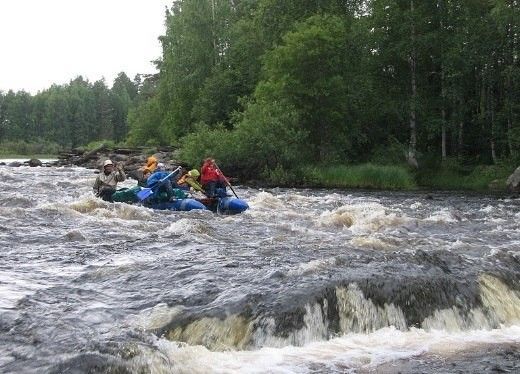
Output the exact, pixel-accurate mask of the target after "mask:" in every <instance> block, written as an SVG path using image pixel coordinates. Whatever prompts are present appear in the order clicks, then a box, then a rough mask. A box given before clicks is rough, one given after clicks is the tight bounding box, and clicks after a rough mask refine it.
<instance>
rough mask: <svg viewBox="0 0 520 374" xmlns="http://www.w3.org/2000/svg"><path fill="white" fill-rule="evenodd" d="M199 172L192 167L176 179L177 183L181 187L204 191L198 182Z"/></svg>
mask: <svg viewBox="0 0 520 374" xmlns="http://www.w3.org/2000/svg"><path fill="white" fill-rule="evenodd" d="M199 176H200V173H199V171H198V170H197V169H192V170H190V171H188V172H187V173H185V174H184V175H182V176H181V177H180V178H179V180H178V181H177V185H178V186H179V187H181V188H190V187H191V188H192V189H193V190H194V191H199V192H202V193H204V189H203V188H202V186H201V185H200V183H199V182H198V178H199Z"/></svg>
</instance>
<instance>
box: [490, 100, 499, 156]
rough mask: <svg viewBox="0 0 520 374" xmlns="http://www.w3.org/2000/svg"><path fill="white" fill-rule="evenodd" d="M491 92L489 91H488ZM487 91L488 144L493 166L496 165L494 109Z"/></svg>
mask: <svg viewBox="0 0 520 374" xmlns="http://www.w3.org/2000/svg"><path fill="white" fill-rule="evenodd" d="M489 91H491V90H489ZM489 91H488V100H489V116H490V126H491V136H490V138H489V143H490V147H491V159H492V160H493V164H496V163H497V153H496V142H495V108H494V105H493V102H494V98H493V97H492V96H491V92H489Z"/></svg>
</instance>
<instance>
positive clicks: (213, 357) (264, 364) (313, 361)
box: [134, 326, 520, 373]
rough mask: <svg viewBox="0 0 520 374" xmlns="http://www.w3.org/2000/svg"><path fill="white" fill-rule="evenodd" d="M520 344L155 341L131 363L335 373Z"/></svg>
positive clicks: (493, 337)
mask: <svg viewBox="0 0 520 374" xmlns="http://www.w3.org/2000/svg"><path fill="white" fill-rule="evenodd" d="M503 343H513V344H518V343H520V326H511V327H508V328H500V329H495V330H473V331H465V332H455V333H448V332H446V331H435V330H433V331H425V330H422V329H411V330H409V331H406V332H403V331H399V330H397V329H395V328H393V327H386V328H383V329H380V330H377V331H375V332H373V333H370V334H348V335H345V336H342V337H339V338H335V339H331V340H329V341H321V342H314V343H310V344H307V345H305V346H303V347H294V346H287V347H283V348H262V349H259V350H256V351H225V352H212V351H209V350H208V349H206V348H204V347H202V346H189V345H186V344H182V343H177V342H171V341H168V340H165V339H158V340H157V342H156V347H155V348H156V350H153V351H152V350H150V349H148V348H145V347H143V354H142V355H139V356H138V357H136V359H134V364H135V365H136V367H139V366H142V365H145V366H146V367H147V368H149V369H150V370H151V371H152V372H157V373H158V372H168V371H170V372H172V371H173V372H176V373H209V372H211V373H310V372H312V371H313V368H316V367H319V368H322V369H329V370H330V371H337V372H354V371H357V370H360V369H361V370H371V369H374V368H375V367H377V366H379V365H381V364H384V363H388V362H392V361H395V360H398V359H406V358H411V357H414V356H418V355H421V354H423V353H430V354H436V355H442V356H446V355H451V354H454V353H456V352H462V351H464V350H466V349H469V348H472V349H474V348H475V347H478V346H479V345H486V344H503Z"/></svg>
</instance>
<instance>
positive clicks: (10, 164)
mask: <svg viewBox="0 0 520 374" xmlns="http://www.w3.org/2000/svg"><path fill="white" fill-rule="evenodd" d="M7 166H11V167H13V168H18V167H20V166H22V163H21V162H20V161H13V162H10V163H9V164H7Z"/></svg>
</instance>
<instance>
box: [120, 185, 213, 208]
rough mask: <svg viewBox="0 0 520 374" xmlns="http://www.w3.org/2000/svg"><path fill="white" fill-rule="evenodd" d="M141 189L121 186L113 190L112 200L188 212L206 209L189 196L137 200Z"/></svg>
mask: <svg viewBox="0 0 520 374" xmlns="http://www.w3.org/2000/svg"><path fill="white" fill-rule="evenodd" d="M140 190H141V188H140V187H138V186H136V187H132V188H121V189H119V190H117V191H116V192H114V194H113V195H112V200H113V201H115V202H121V203H127V204H134V205H135V204H142V205H143V206H145V207H147V208H151V209H158V210H175V211H184V212H188V211H190V210H195V209H201V210H207V208H206V206H205V205H204V204H202V203H201V202H199V201H197V200H195V199H191V198H183V199H175V200H171V201H168V200H166V201H165V200H161V197H159V198H157V199H145V200H143V201H139V199H138V197H137V193H138V192H139V191H140Z"/></svg>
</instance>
